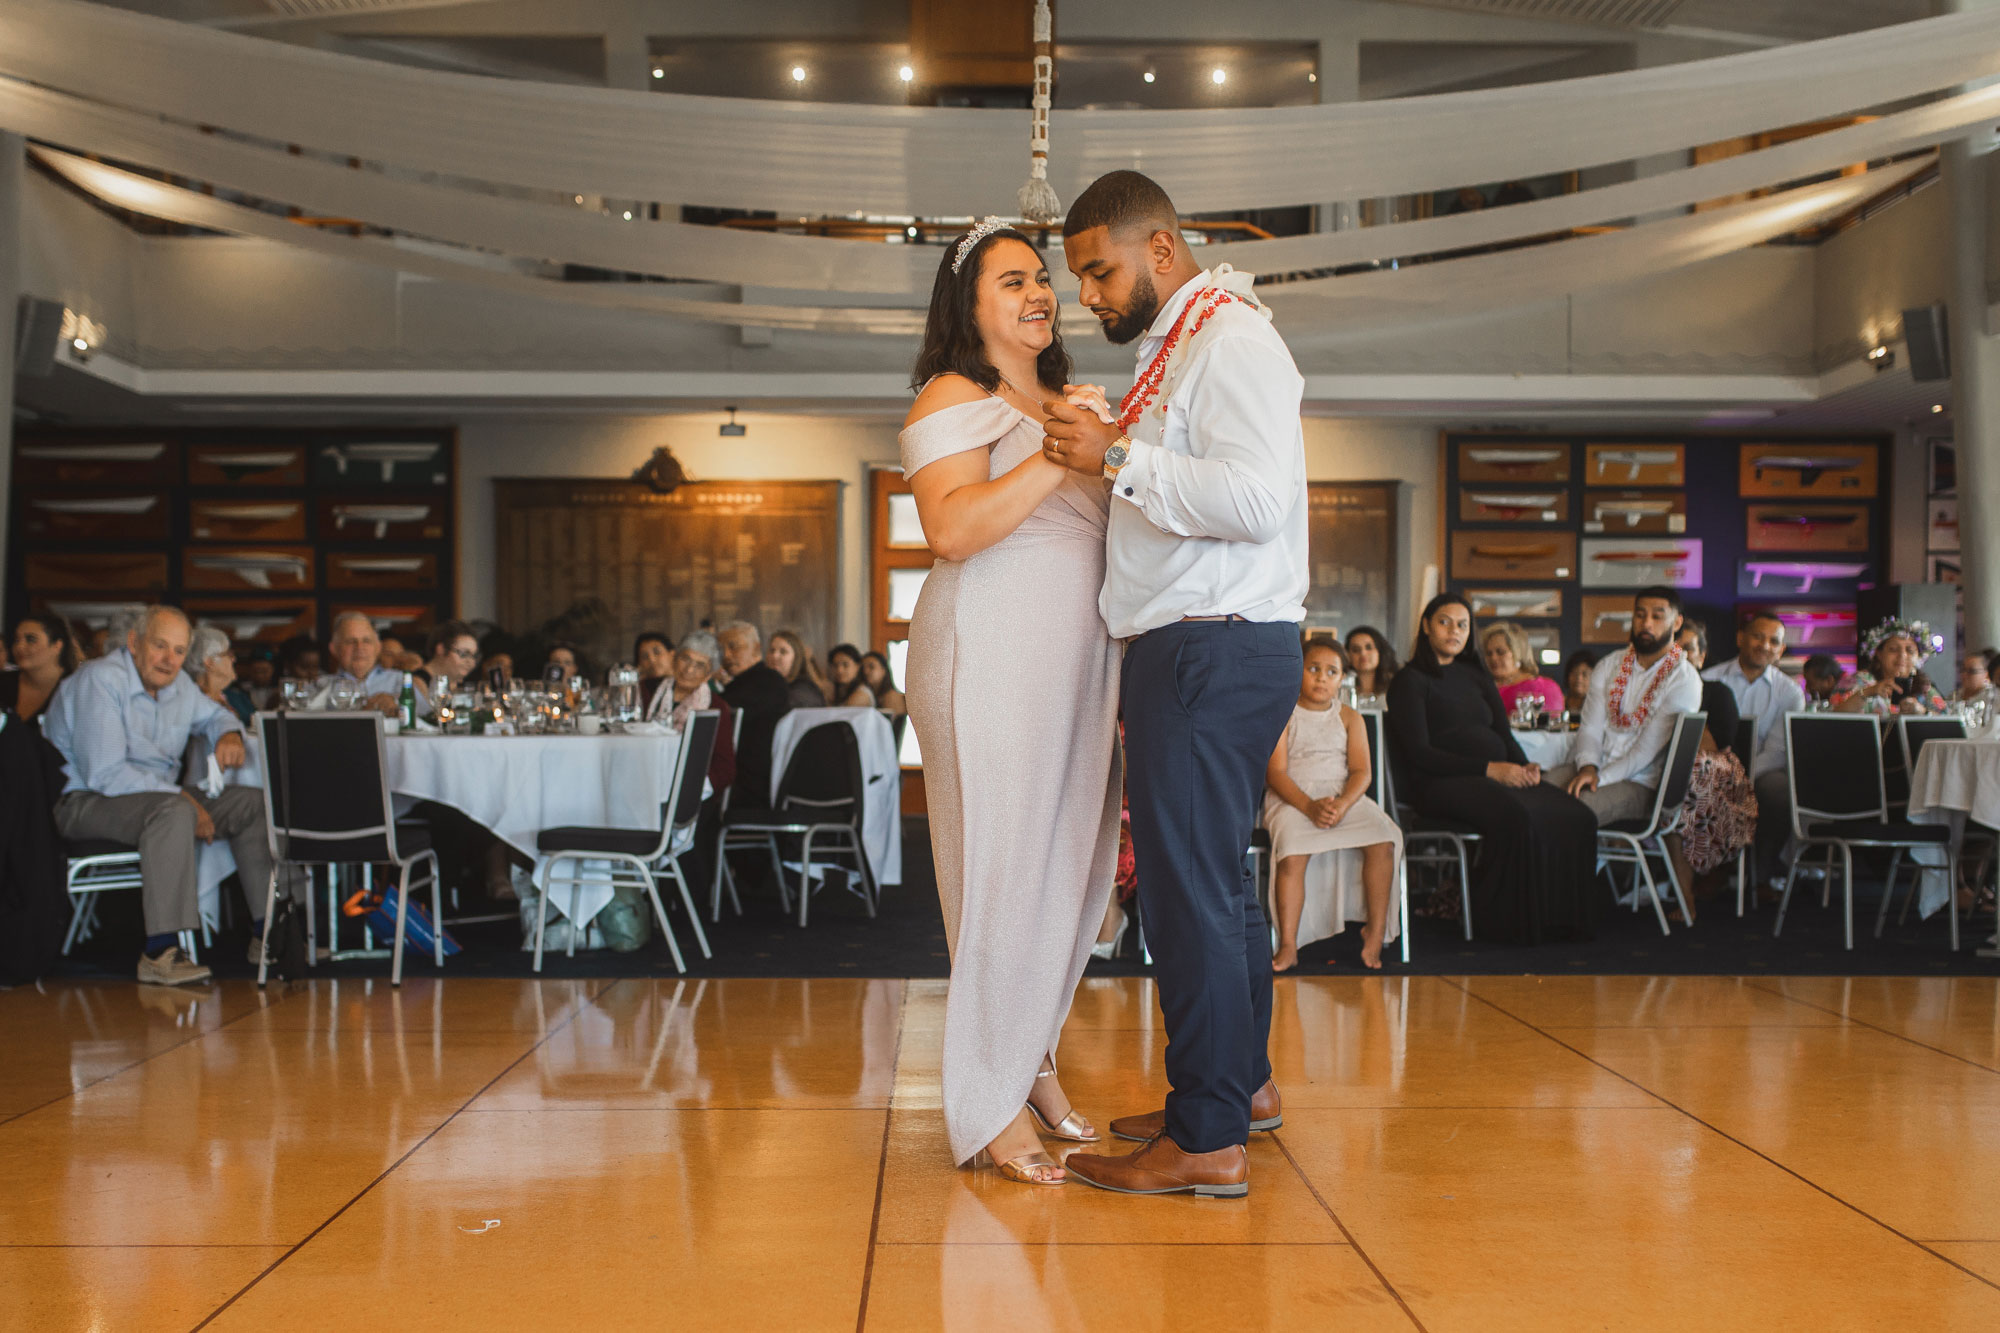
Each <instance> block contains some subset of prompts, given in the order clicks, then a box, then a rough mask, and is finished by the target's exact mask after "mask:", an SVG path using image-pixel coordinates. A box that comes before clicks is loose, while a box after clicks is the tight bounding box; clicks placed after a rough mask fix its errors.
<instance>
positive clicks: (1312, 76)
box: [1306, 70, 1319, 83]
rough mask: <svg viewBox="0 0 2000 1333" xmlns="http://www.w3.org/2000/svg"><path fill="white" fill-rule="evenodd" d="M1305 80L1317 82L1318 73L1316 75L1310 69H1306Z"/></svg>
mask: <svg viewBox="0 0 2000 1333" xmlns="http://www.w3.org/2000/svg"><path fill="white" fill-rule="evenodd" d="M1306 82H1307V83H1318V82H1319V75H1317V74H1314V73H1312V72H1311V71H1310V70H1308V71H1307V72H1306Z"/></svg>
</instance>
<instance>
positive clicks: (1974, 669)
mask: <svg viewBox="0 0 2000 1333" xmlns="http://www.w3.org/2000/svg"><path fill="white" fill-rule="evenodd" d="M1994 655H1995V654H1994V650H1993V649H1991V648H1980V649H1976V650H1974V651H1972V652H1968V653H1967V654H1966V655H1965V656H1964V657H1962V658H1960V659H1959V661H1958V693H1957V694H1954V695H1953V696H1951V697H1952V698H1953V699H1955V700H1957V701H1958V702H1959V703H1968V704H1969V703H1972V702H1974V701H1976V700H1980V699H1984V700H1987V701H1989V702H1990V701H1991V700H1992V699H1993V658H1994Z"/></svg>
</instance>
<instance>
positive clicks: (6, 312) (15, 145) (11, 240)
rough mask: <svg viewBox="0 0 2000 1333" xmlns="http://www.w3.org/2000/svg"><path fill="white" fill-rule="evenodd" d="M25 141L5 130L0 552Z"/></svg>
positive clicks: (0, 200)
mask: <svg viewBox="0 0 2000 1333" xmlns="http://www.w3.org/2000/svg"><path fill="white" fill-rule="evenodd" d="M25 151H26V150H25V146H24V145H23V143H22V141H21V136H20V135H18V134H7V133H4V132H0V551H6V550H10V549H11V548H10V547H9V546H8V545H7V515H8V513H9V512H11V511H12V509H13V507H14V495H13V473H14V324H15V321H16V320H17V319H19V318H20V310H21V206H22V205H21V191H22V189H23V188H24V185H25V182H24V181H23V179H22V162H23V161H24V153H25ZM6 598H7V590H6V586H5V578H4V575H0V624H4V623H5V622H6V620H7V618H8V617H9V615H10V614H12V613H13V612H17V611H19V610H21V609H22V608H20V607H9V606H8V605H7V604H6Z"/></svg>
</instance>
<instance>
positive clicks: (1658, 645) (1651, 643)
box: [1632, 629, 1667, 657]
mask: <svg viewBox="0 0 2000 1333" xmlns="http://www.w3.org/2000/svg"><path fill="white" fill-rule="evenodd" d="M1666 646H1667V641H1666V640H1665V639H1663V638H1661V637H1660V636H1659V635H1657V634H1648V633H1646V631H1644V630H1642V629H1635V630H1633V631H1632V648H1633V651H1635V652H1637V653H1638V654H1639V655H1640V656H1641V657H1651V656H1652V655H1653V654H1654V653H1657V652H1659V651H1660V649H1662V648H1664V647H1666Z"/></svg>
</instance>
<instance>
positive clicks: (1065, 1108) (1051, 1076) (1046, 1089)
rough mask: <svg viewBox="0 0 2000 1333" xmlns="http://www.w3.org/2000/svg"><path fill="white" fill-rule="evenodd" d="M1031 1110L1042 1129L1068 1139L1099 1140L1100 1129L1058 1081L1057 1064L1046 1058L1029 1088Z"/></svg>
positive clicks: (1029, 1108)
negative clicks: (1074, 1105)
mask: <svg viewBox="0 0 2000 1333" xmlns="http://www.w3.org/2000/svg"><path fill="white" fill-rule="evenodd" d="M1027 1110H1028V1114H1029V1115H1031V1116H1033V1117H1034V1119H1035V1120H1036V1122H1037V1123H1038V1124H1040V1126H1041V1129H1042V1133H1044V1134H1047V1135H1048V1136H1049V1137H1050V1138H1056V1139H1062V1140H1064V1141H1065V1142H1068V1143H1096V1142H1097V1141H1098V1137H1097V1130H1096V1129H1095V1128H1094V1127H1093V1126H1092V1125H1091V1123H1090V1122H1089V1121H1088V1120H1086V1119H1084V1118H1083V1117H1082V1116H1081V1115H1079V1114H1078V1113H1077V1110H1076V1108H1075V1107H1073V1106H1071V1105H1070V1104H1069V1098H1068V1097H1067V1096H1066V1095H1064V1093H1063V1090H1062V1084H1060V1083H1058V1082H1057V1081H1056V1070H1055V1065H1054V1064H1053V1063H1051V1062H1050V1061H1047V1060H1044V1061H1043V1062H1042V1068H1041V1071H1040V1072H1039V1073H1037V1074H1036V1075H1035V1086H1034V1087H1032V1088H1030V1089H1029V1090H1028V1107H1027Z"/></svg>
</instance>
